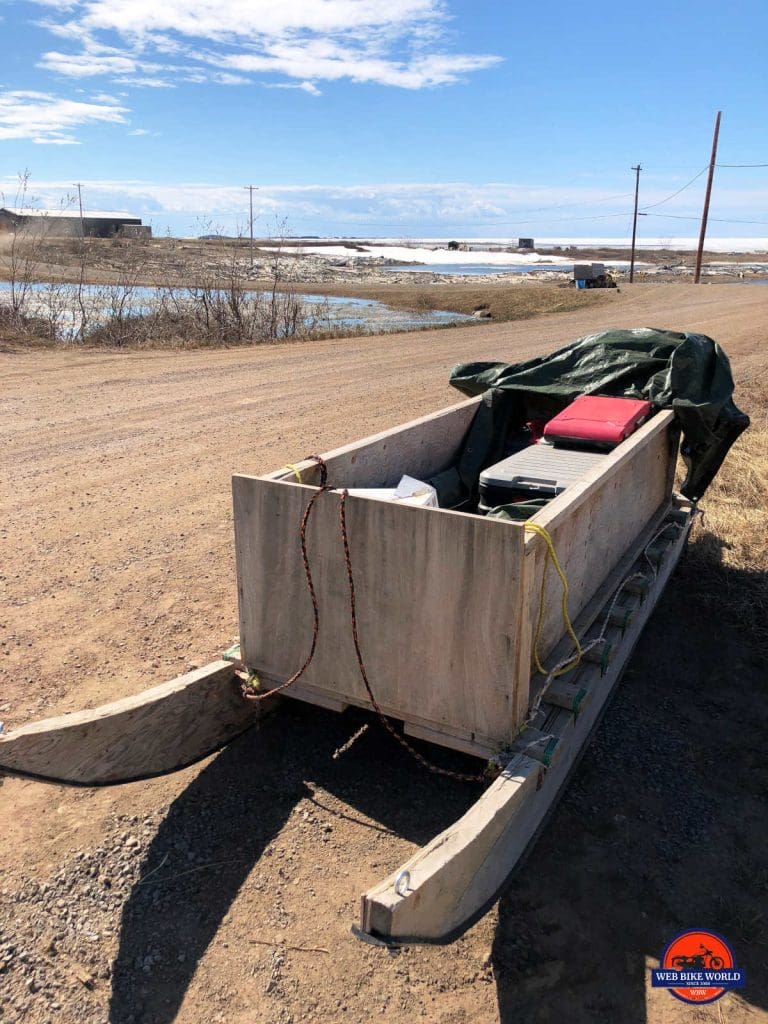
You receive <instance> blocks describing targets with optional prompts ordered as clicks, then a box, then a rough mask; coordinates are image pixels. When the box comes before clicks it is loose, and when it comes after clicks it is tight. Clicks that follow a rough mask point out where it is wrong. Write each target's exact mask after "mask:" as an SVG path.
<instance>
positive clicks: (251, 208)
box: [244, 185, 258, 270]
mask: <svg viewBox="0 0 768 1024" xmlns="http://www.w3.org/2000/svg"><path fill="white" fill-rule="evenodd" d="M244 187H245V188H247V189H248V198H249V201H250V217H249V219H248V223H249V225H250V229H251V231H250V234H251V246H250V249H251V270H253V190H254V189H256V190H257V191H258V186H257V185H245V186H244Z"/></svg>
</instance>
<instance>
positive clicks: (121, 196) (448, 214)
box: [0, 179, 768, 237]
mask: <svg viewBox="0 0 768 1024" xmlns="http://www.w3.org/2000/svg"><path fill="white" fill-rule="evenodd" d="M10 185H11V179H8V182H7V183H6V185H5V186H4V184H3V180H2V179H0V189H2V188H3V187H7V188H10ZM34 186H35V191H36V193H38V194H39V195H40V197H41V203H42V205H44V206H51V207H55V206H56V205H57V204H58V202H59V201H60V199H61V197H62V196H63V195H66V194H67V193H68V191H69V189H70V185H69V182H68V181H44V182H37V181H36V182H35V183H34ZM668 193H669V182H664V183H660V184H659V186H658V192H657V194H656V190H654V191H650V190H649V192H648V195H647V197H646V198H647V201H648V202H652V201H653V200H654V199H655V198H663V197H664V195H665V194H668ZM84 194H85V195H87V196H88V202H89V204H90V205H91V206H92V207H101V208H105V209H107V208H123V207H124V208H127V209H131V210H133V211H134V212H135V213H137V214H138V215H140V216H142V217H144V218H145V219H146V220H154V221H155V223H156V224H157V223H160V224H168V223H171V224H173V225H174V227H175V228H176V230H179V231H182V232H185V231H194V230H195V228H194V225H195V223H196V222H197V221H202V220H210V221H213V222H214V223H216V224H217V225H220V226H221V227H222V228H223V229H224V230H226V231H228V232H236V231H237V230H238V228H243V227H244V224H245V218H246V213H247V194H246V193H244V191H243V189H242V186H241V185H240V184H232V185H220V184H212V183H207V182H186V183H180V184H163V183H158V182H152V181H137V180H131V181H113V180H92V181H88V182H85V183H84ZM700 200H701V196H700V195H695V196H693V197H692V198H691V200H690V203H691V206H690V207H689V208H690V210H691V211H692V212H694V213H695V212H698V209H699V204H700ZM767 203H768V190H765V189H764V190H752V189H750V190H743V189H737V188H732V189H729V188H727V187H725V186H723V187H722V188H721V189H719V190H718V197H717V209H716V211H713V213H714V215H715V216H716V217H718V218H720V217H722V218H727V217H732V218H736V219H739V218H742V217H749V213H750V211H751V210H754V209H764V208H765V206H766V204H767ZM631 204H632V194H631V192H630V193H627V194H624V193H610V192H609V193H607V192H606V190H605V189H598V188H595V187H593V186H590V185H577V184H572V185H562V186H554V185H553V186H548V187H536V188H534V187H528V186H526V185H524V184H514V183H503V182H488V183H481V184H472V183H468V182H436V183H431V184H411V183H376V184H368V185H357V186H333V185H291V186H280V185H269V184H262V185H261V186H260V187H259V190H258V192H256V193H255V194H254V208H255V216H256V220H257V223H258V224H259V230H262V231H266V230H268V229H269V226H270V225H274V223H275V221H276V220H282V219H283V218H287V219H288V224H289V226H290V227H291V229H292V230H295V231H297V232H305V233H308V234H339V235H342V234H345V233H347V234H351V235H368V236H373V237H376V236H390V237H393V236H394V237H398V236H411V237H412V236H414V235H415V236H418V235H430V234H432V235H436V236H440V235H444V234H445V233H446V232H451V233H453V232H454V231H456V232H459V234H465V235H466V236H467V237H473V236H475V237H476V236H478V235H483V234H485V235H486V236H490V237H494V236H515V234H516V232H518V231H519V232H520V233H522V234H529V233H530V234H533V235H542V234H548V235H554V234H560V233H568V232H575V233H576V234H577V235H578V234H584V233H587V234H589V233H590V232H591V233H594V232H595V231H597V232H598V233H600V234H601V235H605V236H607V237H609V236H610V235H615V234H621V233H622V232H623V231H624V230H625V229H626V228H627V226H628V224H629V223H630V222H631V210H632V205H631ZM687 209H688V208H684V207H676V209H675V211H674V212H675V213H678V212H687ZM664 223H665V222H662V221H659V222H658V225H657V224H655V223H654V230H655V232H656V233H658V232H660V231H661V230H662V229H661V227H660V226H659V225H663V224H664ZM670 224H672V225H674V227H675V230H677V231H679V230H680V228H681V227H682V228H683V229H684V230H685V228H686V227H687V222H686V221H680V222H675V221H671V222H670ZM648 227H650V225H648ZM665 230H669V228H668V227H667V228H666V229H665ZM743 230H744V229H743V228H735V227H729V226H724V228H723V230H719V231H718V232H717V233H719V234H724V233H727V232H730V233H734V232H735V231H743ZM754 230H755V231H757V230H763V229H760V228H757V227H756V228H755V229H754ZM662 233H663V232H662Z"/></svg>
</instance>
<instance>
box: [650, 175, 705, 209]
mask: <svg viewBox="0 0 768 1024" xmlns="http://www.w3.org/2000/svg"><path fill="white" fill-rule="evenodd" d="M708 168H709V164H706V165H705V166H704V167H702V168H701V170H700V171H699V173H698V174H696V175H694V177H693V178H691V180H690V181H689V182H687V183H686V184H685V185H683V187H682V188H679V189H678V190H677V192H673V193H672V195H671V196H667V198H666V199H662V200H660V201H659V202H658V203H651V205H650V206H644V207H643V209H644V210H653V209H654V208H655V207H657V206H663V205H664V203H668V202H669V200H670V199H674V198H675V196H679V195H680V193H681V192H685V190H686V189H687V188H690V186H691V185H692V184H693V183H694V181H696V180H697V178H700V177H701V176H702V174H703V173H704V172H705V171H706V170H707V169H708ZM697 219H698V218H697Z"/></svg>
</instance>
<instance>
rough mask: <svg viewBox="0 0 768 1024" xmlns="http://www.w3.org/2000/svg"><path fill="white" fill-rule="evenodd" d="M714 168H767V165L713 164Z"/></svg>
mask: <svg viewBox="0 0 768 1024" xmlns="http://www.w3.org/2000/svg"><path fill="white" fill-rule="evenodd" d="M715 167H768V164H715Z"/></svg>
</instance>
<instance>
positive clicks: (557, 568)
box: [523, 522, 581, 678]
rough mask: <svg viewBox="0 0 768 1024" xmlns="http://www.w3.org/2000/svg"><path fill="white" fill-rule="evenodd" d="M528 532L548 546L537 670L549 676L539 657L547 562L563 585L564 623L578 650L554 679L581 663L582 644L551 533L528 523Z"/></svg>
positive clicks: (535, 648) (536, 642) (535, 654)
mask: <svg viewBox="0 0 768 1024" xmlns="http://www.w3.org/2000/svg"><path fill="white" fill-rule="evenodd" d="M523 525H524V527H525V529H526V530H529V531H530V532H531V533H535V534H537V535H538V536H539V537H541V538H542V540H543V541H544V542H545V543H546V545H547V559H546V561H545V563H544V572H543V573H542V576H541V595H540V597H539V618H538V621H537V623H536V634H535V637H534V641H533V660H534V663H535V665H536V668H537V670H538V671H539V672H540V673H541V674H542V675H543V676H546V675H549V672H548V671H547V669H545V668H544V666H543V665H542V664H541V658H540V657H539V641H540V639H541V630H542V627H543V624H544V592H545V588H546V582H547V562H549V561H550V559H551V560H552V564H553V565H554V567H555V571H556V572H557V575H558V576H559V577H560V582H561V583H562V584H563V621H564V622H565V628H566V629H567V630H568V634H569V636H570V638H571V640H573V646H574V648H575V650H576V655H575V656H574V657H573V658H572V659H571V661H569V662H568V663H567V664H566V665H562V666H561V667H560V668H559V669H557V670H556V671H554V672H552V676H553V678H556V677H557V676H562V675H565V673H566V672H570V671H571V670H572V669H574V668H576V666H577V665H578V664H579V662H580V661H581V644H580V643H579V638H578V637H577V636H576V633H575V631H574V628H573V626H572V625H571V618H570V616H569V614H568V580H567V579H566V578H565V573H564V572H563V570H562V568H561V566H560V562H559V561H558V560H557V553H556V552H555V545H554V544H553V543H552V538H551V537H550V535H549V533H548V532H547V531H546V530H545V529H544V527H543V526H539V524H538V523H531V522H527V523H524V524H523Z"/></svg>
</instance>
